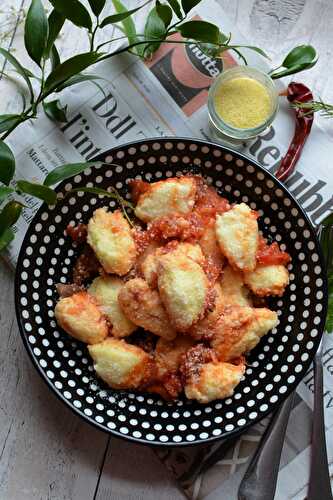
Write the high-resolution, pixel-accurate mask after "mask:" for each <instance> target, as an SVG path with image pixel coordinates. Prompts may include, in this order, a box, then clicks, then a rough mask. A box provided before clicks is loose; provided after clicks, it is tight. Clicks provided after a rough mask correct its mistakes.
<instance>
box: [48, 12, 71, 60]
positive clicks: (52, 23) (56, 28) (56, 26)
mask: <svg viewBox="0 0 333 500" xmlns="http://www.w3.org/2000/svg"><path fill="white" fill-rule="evenodd" d="M65 20H66V18H65V16H64V15H63V14H61V12H58V11H57V10H56V9H53V10H52V12H51V14H50V15H49V19H48V23H49V36H48V39H47V44H46V54H47V55H48V56H49V55H51V49H52V47H53V46H54V42H55V41H56V39H57V37H58V35H59V33H60V31H61V29H62V27H63V25H64V22H65Z"/></svg>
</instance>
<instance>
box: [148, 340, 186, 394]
mask: <svg viewBox="0 0 333 500" xmlns="http://www.w3.org/2000/svg"><path fill="white" fill-rule="evenodd" d="M193 343H194V340H193V339H191V337H188V336H184V335H178V336H177V337H176V338H175V339H174V340H165V339H163V338H160V339H159V340H158V341H157V344H156V349H155V365H156V380H154V381H153V383H152V384H151V385H149V386H148V387H147V391H149V392H154V393H155V394H159V395H160V396H162V397H163V398H164V399H167V400H170V399H175V398H177V397H178V396H179V394H180V392H181V391H182V390H183V383H182V380H181V376H180V373H179V366H180V363H181V359H182V356H183V355H184V354H185V353H186V351H188V349H190V347H192V346H193Z"/></svg>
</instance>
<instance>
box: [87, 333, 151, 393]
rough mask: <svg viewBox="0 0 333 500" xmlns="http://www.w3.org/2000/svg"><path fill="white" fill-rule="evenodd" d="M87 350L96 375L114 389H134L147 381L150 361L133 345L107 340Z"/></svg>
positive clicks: (145, 354) (148, 357)
mask: <svg viewBox="0 0 333 500" xmlns="http://www.w3.org/2000/svg"><path fill="white" fill-rule="evenodd" d="M88 350H89V354H90V356H91V357H92V358H93V360H94V369H95V371H96V373H97V375H98V376H99V377H101V379H102V380H104V382H106V383H107V384H108V385H109V386H110V387H113V388H114V389H136V388H138V387H139V386H140V385H144V384H145V383H146V382H147V380H149V377H150V375H151V371H152V367H153V364H152V360H151V358H150V356H149V354H147V353H146V352H145V351H144V350H143V349H140V348H139V347H137V346H135V345H130V344H127V343H126V342H125V341H124V340H119V339H111V338H108V339H106V340H104V341H103V342H101V343H100V344H94V345H90V346H89V347H88Z"/></svg>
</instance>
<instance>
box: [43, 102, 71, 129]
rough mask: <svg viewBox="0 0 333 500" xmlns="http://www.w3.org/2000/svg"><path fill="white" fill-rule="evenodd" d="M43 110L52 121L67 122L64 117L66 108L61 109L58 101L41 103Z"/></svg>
mask: <svg viewBox="0 0 333 500" xmlns="http://www.w3.org/2000/svg"><path fill="white" fill-rule="evenodd" d="M43 109H44V112H45V114H46V116H47V117H48V118H50V120H52V121H55V122H60V123H65V122H67V121H68V120H67V116H66V111H67V106H64V107H61V105H60V101H59V99H55V100H54V101H50V102H45V101H43Z"/></svg>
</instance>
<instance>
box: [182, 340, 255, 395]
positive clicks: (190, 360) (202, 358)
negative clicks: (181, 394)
mask: <svg viewBox="0 0 333 500" xmlns="http://www.w3.org/2000/svg"><path fill="white" fill-rule="evenodd" d="M244 370H245V364H244V360H243V358H240V359H238V361H237V364H231V363H224V362H220V361H219V360H218V359H217V358H216V355H215V352H214V351H213V350H212V349H211V348H209V347H207V346H205V345H204V344H197V345H195V346H193V347H192V348H190V349H189V350H188V351H187V352H186V353H185V354H184V355H183V356H182V359H181V365H180V371H181V373H182V378H183V380H184V390H185V395H186V397H187V398H188V399H195V400H196V401H199V403H209V402H210V401H213V400H214V399H219V398H226V397H228V396H231V395H232V394H233V391H234V388H235V387H236V386H237V385H238V384H239V382H240V380H241V378H242V376H243V373H244Z"/></svg>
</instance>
